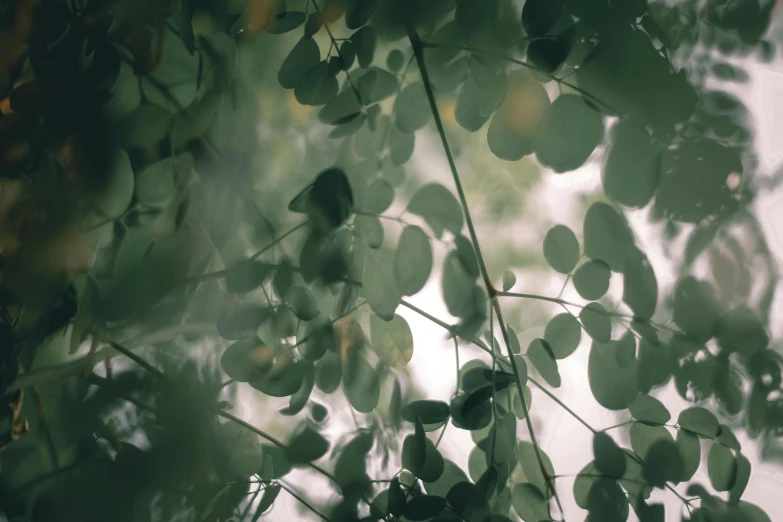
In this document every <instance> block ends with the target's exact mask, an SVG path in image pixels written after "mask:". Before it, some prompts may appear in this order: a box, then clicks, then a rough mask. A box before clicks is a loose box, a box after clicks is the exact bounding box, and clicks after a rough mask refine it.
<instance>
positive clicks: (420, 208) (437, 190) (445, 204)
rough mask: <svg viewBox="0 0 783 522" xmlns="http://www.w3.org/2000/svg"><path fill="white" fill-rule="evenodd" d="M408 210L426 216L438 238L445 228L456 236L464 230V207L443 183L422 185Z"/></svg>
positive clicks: (409, 204) (428, 223)
mask: <svg viewBox="0 0 783 522" xmlns="http://www.w3.org/2000/svg"><path fill="white" fill-rule="evenodd" d="M407 210H408V212H410V213H411V214H416V215H417V216H421V217H422V218H424V221H426V222H427V225H429V226H430V228H432V231H433V232H434V233H435V235H436V236H437V237H438V238H440V237H441V236H442V235H443V231H444V230H448V231H449V232H451V233H452V234H454V235H455V236H456V235H459V233H460V232H461V231H462V225H463V218H462V207H461V206H460V204H459V202H458V201H457V199H456V198H455V197H454V195H453V194H452V193H451V192H449V190H448V189H447V188H446V187H444V186H443V185H440V184H437V183H431V184H428V185H424V186H423V187H421V188H420V189H419V190H418V191H417V192H416V194H414V195H413V198H411V201H410V203H408V209H407Z"/></svg>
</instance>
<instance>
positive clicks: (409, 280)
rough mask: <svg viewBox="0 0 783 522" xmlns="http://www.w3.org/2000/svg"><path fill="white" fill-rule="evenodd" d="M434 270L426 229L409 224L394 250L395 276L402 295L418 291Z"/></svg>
mask: <svg viewBox="0 0 783 522" xmlns="http://www.w3.org/2000/svg"><path fill="white" fill-rule="evenodd" d="M431 271H432V247H431V246H430V240H429V238H428V237H427V236H426V234H425V233H424V231H423V230H422V229H421V228H419V227H417V226H415V225H414V226H408V227H405V229H404V230H403V231H402V235H401V236H400V242H399V244H398V245H397V249H396V250H395V252H394V277H395V279H396V281H397V286H398V287H399V288H400V291H401V293H402V295H414V294H416V293H418V292H419V291H420V290H421V289H422V288H424V285H425V284H426V282H427V279H428V278H429V276H430V272H431Z"/></svg>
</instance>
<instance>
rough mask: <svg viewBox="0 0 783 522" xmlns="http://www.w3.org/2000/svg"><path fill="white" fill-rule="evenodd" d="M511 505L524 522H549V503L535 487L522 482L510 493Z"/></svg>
mask: <svg viewBox="0 0 783 522" xmlns="http://www.w3.org/2000/svg"><path fill="white" fill-rule="evenodd" d="M511 505H513V506H514V511H516V512H517V515H519V517H520V518H521V519H522V520H524V522H540V521H542V520H549V519H550V516H549V502H548V501H547V499H546V498H545V497H544V495H543V494H542V493H541V490H539V489H538V488H537V487H536V486H534V485H533V484H529V483H527V482H523V483H521V484H517V485H515V486H514V489H513V490H512V491H511Z"/></svg>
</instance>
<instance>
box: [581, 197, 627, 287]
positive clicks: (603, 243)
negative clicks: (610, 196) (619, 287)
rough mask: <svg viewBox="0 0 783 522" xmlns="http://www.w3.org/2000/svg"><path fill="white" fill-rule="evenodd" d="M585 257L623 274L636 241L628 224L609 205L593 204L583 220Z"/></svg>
mask: <svg viewBox="0 0 783 522" xmlns="http://www.w3.org/2000/svg"><path fill="white" fill-rule="evenodd" d="M584 248H585V255H586V256H587V257H589V258H591V259H596V260H600V261H603V262H605V263H606V264H607V265H609V268H611V269H612V271H614V272H622V271H623V269H624V268H625V262H626V259H627V258H628V255H629V254H630V253H631V252H632V251H633V249H634V248H635V247H634V238H633V233H632V232H631V229H630V228H629V227H628V224H627V223H626V221H625V218H623V217H622V216H621V215H620V214H619V213H618V212H617V211H616V210H615V209H613V208H612V207H610V206H609V205H607V204H606V203H593V204H592V205H591V206H590V208H589V209H588V210H587V214H586V215H585V221H584Z"/></svg>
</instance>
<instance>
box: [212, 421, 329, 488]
mask: <svg viewBox="0 0 783 522" xmlns="http://www.w3.org/2000/svg"><path fill="white" fill-rule="evenodd" d="M216 413H217V415H218V416H220V417H223V418H224V419H228V420H230V421H232V422H236V423H237V424H239V425H240V426H242V427H243V428H247V429H248V430H250V431H252V432H253V433H255V434H256V435H258V436H259V437H261V438H262V439H265V440H268V441H269V442H271V443H272V444H274V445H275V446H277V447H278V448H281V449H287V448H288V446H286V445H285V444H283V443H282V442H281V441H279V440H277V439H276V438H275V437H273V436H272V435H269V434H268V433H266V432H265V431H263V430H261V429H259V428H256V427H255V426H253V425H252V424H250V423H249V422H246V421H244V420H242V419H240V418H239V417H237V416H235V415H232V414H230V413H228V412H227V411H223V410H217V411H216ZM308 466H309V467H310V468H311V469H314V470H315V471H317V472H318V473H320V474H321V475H323V476H324V477H326V478H328V479H329V480H331V481H332V482H334V483H335V484H339V483H338V482H337V479H336V478H335V476H334V475H332V474H331V473H329V472H328V471H326V470H325V469H323V468H322V467H320V466H318V465H317V464H313V463H312V462H311V463H310V464H308Z"/></svg>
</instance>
